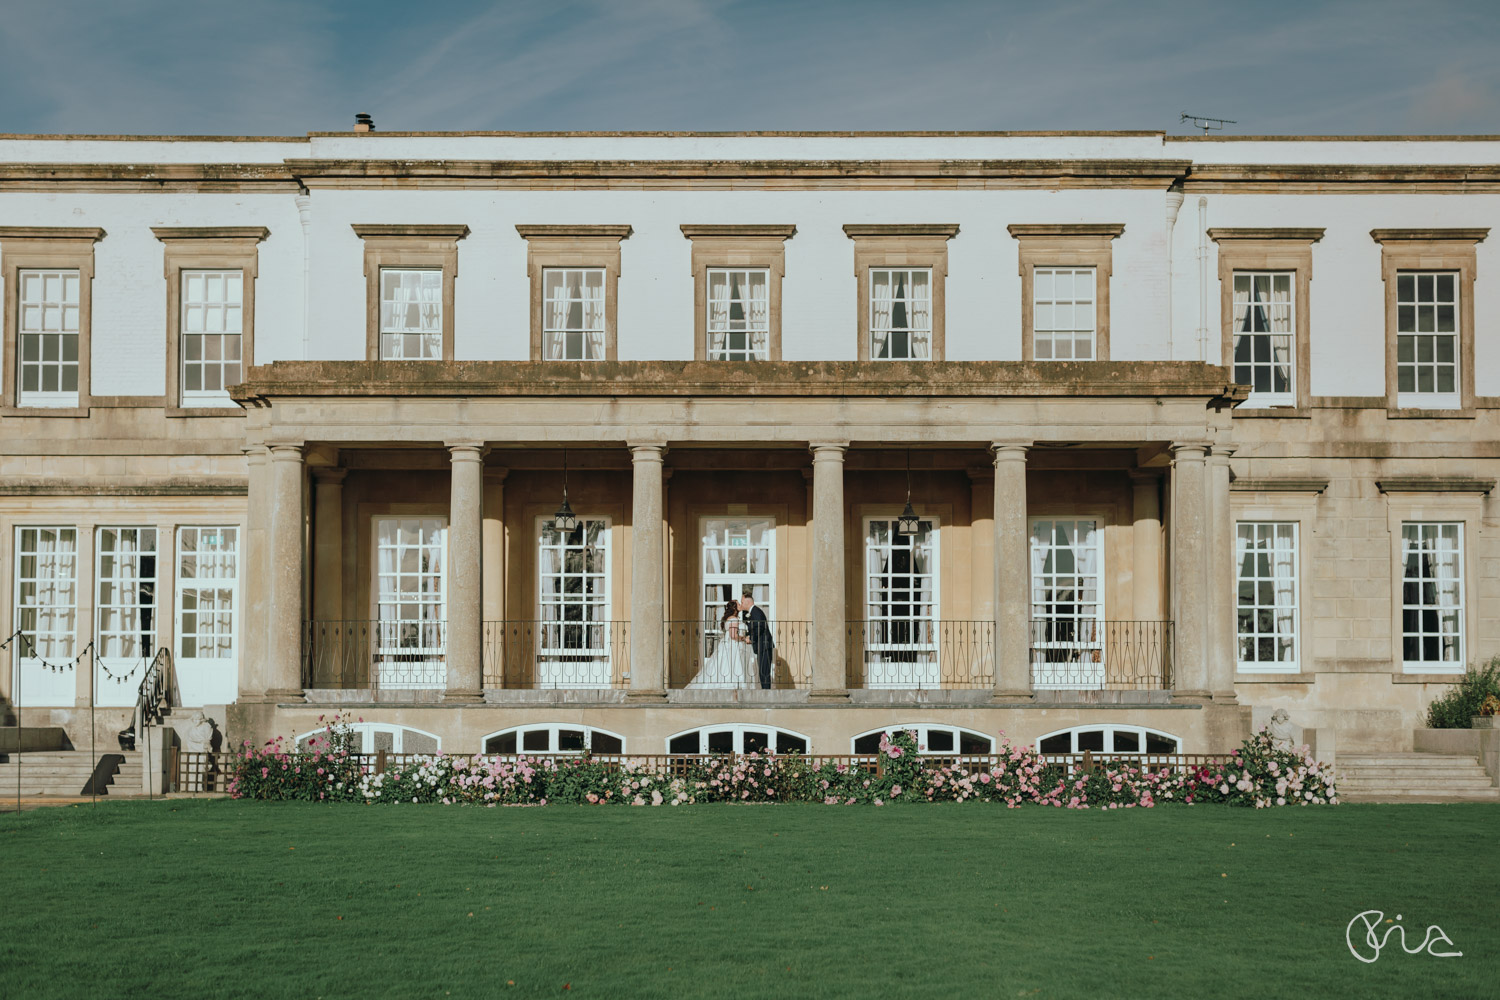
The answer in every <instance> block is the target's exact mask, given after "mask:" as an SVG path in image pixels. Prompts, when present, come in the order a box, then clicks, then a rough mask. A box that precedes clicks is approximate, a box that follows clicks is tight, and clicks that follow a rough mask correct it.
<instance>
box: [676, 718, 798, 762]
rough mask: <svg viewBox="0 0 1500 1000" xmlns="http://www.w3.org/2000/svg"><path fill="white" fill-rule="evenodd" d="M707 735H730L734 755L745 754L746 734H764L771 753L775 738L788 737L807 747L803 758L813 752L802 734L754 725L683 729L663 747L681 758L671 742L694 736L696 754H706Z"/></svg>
mask: <svg viewBox="0 0 1500 1000" xmlns="http://www.w3.org/2000/svg"><path fill="white" fill-rule="evenodd" d="M709 733H730V734H731V735H732V737H733V739H734V749H733V750H732V751H730V752H731V753H736V754H742V753H744V752H745V734H746V733H761V734H764V735H765V736H766V739H767V740H768V742H767V747H768V748H769V749H770V750H771V751H772V752H773V753H774V752H775V750H776V737H778V736H790V737H792V738H793V739H799V740H801V741H802V742H803V743H804V744H805V745H806V747H807V751H806V753H805V754H804V756H806V755H809V754H811V753H812V752H813V743H812V740H811V739H809V738H808V737H807V736H806V735H804V734H803V733H799V732H795V731H794V730H791V729H787V728H786V727H784V726H759V725H755V724H754V723H733V724H727V725H722V726H694V727H693V728H692V729H684V730H683V731H682V732H680V733H673V734H672V735H671V736H668V737H667V739H666V742H665V743H664V747H665V749H666V752H667V753H669V754H672V755H674V756H682V755H684V754H683V753H682V752H681V751H676V750H673V749H672V742H673V741H674V740H677V739H681V738H682V737H684V736H692V735H694V734H696V735H697V737H698V751H697V752H698V753H700V754H706V753H709V752H710V751H709V750H708V749H707V748H708V736H709Z"/></svg>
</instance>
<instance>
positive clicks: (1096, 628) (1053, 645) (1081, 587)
mask: <svg viewBox="0 0 1500 1000" xmlns="http://www.w3.org/2000/svg"><path fill="white" fill-rule="evenodd" d="M1103 534H1104V533H1103V532H1102V531H1100V530H1099V522H1098V521H1095V520H1088V519H1051V518H1038V519H1035V520H1033V521H1032V522H1031V618H1032V627H1031V629H1032V636H1031V671H1032V684H1033V685H1034V686H1035V687H1038V688H1054V689H1072V690H1094V689H1099V688H1102V687H1103V686H1104V676H1105V672H1104V667H1105V664H1104V642H1103V638H1104V637H1103V634H1102V629H1101V626H1102V625H1103V622H1104V591H1103V589H1102V585H1101V584H1102V580H1103V573H1104V567H1103V563H1104V549H1103V541H1104V539H1103Z"/></svg>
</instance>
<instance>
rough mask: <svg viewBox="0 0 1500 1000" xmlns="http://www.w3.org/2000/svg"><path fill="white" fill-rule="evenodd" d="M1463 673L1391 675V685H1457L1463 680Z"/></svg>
mask: <svg viewBox="0 0 1500 1000" xmlns="http://www.w3.org/2000/svg"><path fill="white" fill-rule="evenodd" d="M1463 676H1464V675H1463V672H1462V671H1456V672H1454V673H1451V674H1405V673H1393V674H1391V683H1392V684H1457V683H1458V682H1459V681H1461V680H1463Z"/></svg>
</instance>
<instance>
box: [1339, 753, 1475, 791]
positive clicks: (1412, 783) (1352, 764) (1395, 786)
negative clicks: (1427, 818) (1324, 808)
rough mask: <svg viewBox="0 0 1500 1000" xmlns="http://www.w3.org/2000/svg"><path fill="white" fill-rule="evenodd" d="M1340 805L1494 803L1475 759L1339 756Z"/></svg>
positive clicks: (1435, 755) (1434, 755)
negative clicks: (1352, 803)
mask: <svg viewBox="0 0 1500 1000" xmlns="http://www.w3.org/2000/svg"><path fill="white" fill-rule="evenodd" d="M1336 770H1337V774H1338V776H1339V780H1338V792H1339V800H1340V801H1342V802H1500V788H1496V787H1495V782H1494V781H1493V780H1492V779H1491V778H1490V776H1489V774H1487V773H1486V772H1485V770H1484V768H1483V767H1481V766H1480V765H1479V759H1478V758H1477V757H1465V756H1463V755H1462V754H1445V753H1371V754H1350V753H1341V754H1339V756H1338V765H1337V768H1336Z"/></svg>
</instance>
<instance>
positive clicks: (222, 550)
mask: <svg viewBox="0 0 1500 1000" xmlns="http://www.w3.org/2000/svg"><path fill="white" fill-rule="evenodd" d="M238 589H239V528H237V527H233V526H221V527H212V528H208V527H183V528H178V529H177V628H176V633H177V655H176V657H175V662H174V663H173V668H174V670H175V671H176V674H177V685H178V688H179V689H180V691H181V695H182V703H183V704H184V705H218V704H227V703H229V702H232V701H234V700H235V697H236V695H237V693H238V689H239V676H238V659H237V635H238V624H239V623H238V620H237V616H236V613H235V598H236V593H237V591H238Z"/></svg>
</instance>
